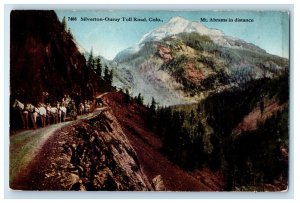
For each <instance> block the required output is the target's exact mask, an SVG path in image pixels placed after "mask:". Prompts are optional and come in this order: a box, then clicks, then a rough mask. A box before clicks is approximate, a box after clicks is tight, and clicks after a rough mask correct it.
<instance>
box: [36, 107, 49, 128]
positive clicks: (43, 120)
mask: <svg viewBox="0 0 300 203" xmlns="http://www.w3.org/2000/svg"><path fill="white" fill-rule="evenodd" d="M38 109H39V116H40V118H41V123H42V128H44V127H45V126H46V117H47V110H46V108H45V107H44V105H43V104H41V103H39V104H38Z"/></svg>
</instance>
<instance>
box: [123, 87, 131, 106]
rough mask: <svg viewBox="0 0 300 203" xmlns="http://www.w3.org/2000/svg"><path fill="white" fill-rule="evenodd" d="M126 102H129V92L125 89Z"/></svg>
mask: <svg viewBox="0 0 300 203" xmlns="http://www.w3.org/2000/svg"><path fill="white" fill-rule="evenodd" d="M124 100H125V102H126V103H129V102H130V94H129V90H128V89H125V98H124Z"/></svg>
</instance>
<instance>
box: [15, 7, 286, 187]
mask: <svg viewBox="0 0 300 203" xmlns="http://www.w3.org/2000/svg"><path fill="white" fill-rule="evenodd" d="M289 18H290V17H289V12H288V11H284V10H282V11H279V10H276V11H275V10H274V11H272V10H260V11H257V10H220V11H218V10H182V11H180V10H176V11H173V10H12V11H11V13H10V106H9V109H10V135H9V142H10V147H9V153H10V154H9V185H10V188H11V189H12V190H25V191H27V190H38V191H52V190H54V191H66V190H75V191H248V192H253V191H261V192H264V191H275V192H279V191H280V192H282V191H287V190H288V187H289V181H288V180H289V143H290V141H289V73H290V65H289V64H290V59H289V58H290V56H289V51H290V47H289V40H290V39H289V36H290V25H289V21H290V19H289Z"/></svg>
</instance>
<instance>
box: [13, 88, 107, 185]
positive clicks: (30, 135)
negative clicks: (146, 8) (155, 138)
mask: <svg viewBox="0 0 300 203" xmlns="http://www.w3.org/2000/svg"><path fill="white" fill-rule="evenodd" d="M104 94H106V93H104ZM104 94H102V95H104ZM102 95H99V96H98V97H100V96H102ZM106 109H108V107H102V108H96V109H95V110H94V111H93V112H92V113H89V114H85V115H81V116H78V119H77V120H74V121H67V122H62V123H58V124H52V125H48V126H46V127H45V128H39V129H30V130H25V131H20V132H18V133H16V134H13V135H11V136H10V146H9V155H10V156H9V176H10V178H9V182H10V185H11V183H13V182H14V181H15V180H16V179H17V178H18V177H19V176H22V174H24V173H25V174H26V171H27V170H28V169H29V168H30V163H31V162H32V161H33V160H34V159H35V157H36V156H37V155H38V153H39V152H40V151H41V149H42V148H43V146H44V144H45V143H46V141H47V140H48V139H49V138H51V136H52V135H54V133H55V132H57V131H59V130H61V131H63V128H65V127H67V126H70V125H72V124H74V123H76V122H79V121H80V120H83V119H87V118H91V117H93V116H95V115H98V114H100V113H101V112H102V111H104V110H106Z"/></svg>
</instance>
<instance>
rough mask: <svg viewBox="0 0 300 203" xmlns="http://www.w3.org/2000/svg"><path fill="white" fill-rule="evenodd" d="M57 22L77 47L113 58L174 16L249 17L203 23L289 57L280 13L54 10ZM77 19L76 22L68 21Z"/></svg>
mask: <svg viewBox="0 0 300 203" xmlns="http://www.w3.org/2000/svg"><path fill="white" fill-rule="evenodd" d="M56 13H57V15H58V17H59V19H60V20H62V18H63V17H64V16H65V17H66V19H67V26H68V27H69V28H70V29H71V31H72V33H73V35H74V38H75V39H76V41H77V42H78V43H79V45H80V46H81V47H82V48H84V49H85V50H87V51H89V50H91V48H93V52H94V54H95V55H98V54H100V55H102V56H104V57H105V58H107V59H113V58H114V57H115V55H116V54H117V53H118V52H119V51H122V50H123V49H125V48H128V47H130V46H132V45H134V44H136V43H138V42H139V40H140V39H141V38H142V37H143V35H144V34H146V33H148V32H149V31H151V30H153V29H155V28H156V27H159V26H160V25H162V24H164V23H166V22H168V21H169V20H170V19H171V18H172V17H174V16H181V17H184V18H186V19H188V20H190V21H196V22H199V21H200V19H201V18H207V19H210V18H226V19H228V18H232V19H235V18H250V19H253V20H254V22H251V23H245V22H202V23H203V24H204V25H205V26H207V27H209V28H216V29H219V30H222V31H223V32H224V33H225V35H228V36H233V37H237V38H240V39H243V40H245V41H247V42H251V43H253V44H255V45H258V46H259V47H261V48H263V49H265V50H266V51H267V52H268V53H271V54H275V55H278V56H282V57H285V58H288V57H289V15H288V13H287V12H280V11H124V10H113V11H112V10H56ZM68 17H77V21H71V20H68ZM81 17H88V18H95V17H96V18H105V17H109V18H122V17H136V18H146V19H147V20H148V19H149V18H159V19H161V20H162V21H161V22H149V21H147V22H133V21H131V22H126V21H122V19H121V20H120V21H119V22H115V21H102V22H100V21H94V22H87V21H81Z"/></svg>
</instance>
